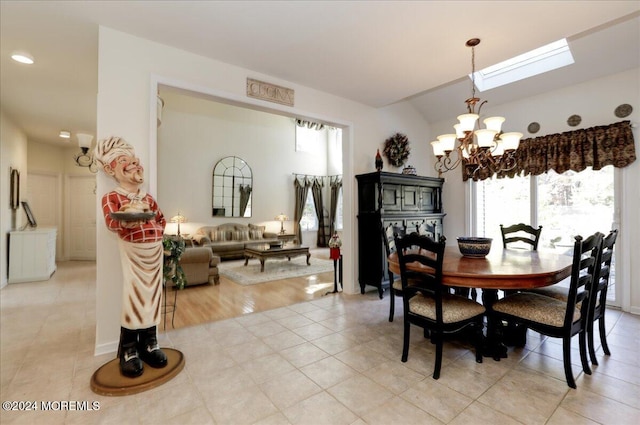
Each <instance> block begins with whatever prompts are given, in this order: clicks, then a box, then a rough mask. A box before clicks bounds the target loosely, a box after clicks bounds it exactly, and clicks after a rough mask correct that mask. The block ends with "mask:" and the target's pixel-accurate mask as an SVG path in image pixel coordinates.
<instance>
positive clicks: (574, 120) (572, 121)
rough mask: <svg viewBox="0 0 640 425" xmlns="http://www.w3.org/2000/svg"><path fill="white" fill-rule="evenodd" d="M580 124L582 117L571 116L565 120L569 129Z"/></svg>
mask: <svg viewBox="0 0 640 425" xmlns="http://www.w3.org/2000/svg"><path fill="white" fill-rule="evenodd" d="M581 122H582V117H581V116H580V115H571V116H570V117H569V119H568V120H567V124H569V126H571V127H575V126H577V125H579V124H580V123H581Z"/></svg>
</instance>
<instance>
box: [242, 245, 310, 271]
mask: <svg viewBox="0 0 640 425" xmlns="http://www.w3.org/2000/svg"><path fill="white" fill-rule="evenodd" d="M300 255H306V256H307V266H310V265H311V263H310V262H309V258H310V257H311V254H310V253H309V247H308V246H302V245H281V246H274V247H272V246H271V245H269V244H255V245H248V246H246V247H245V248H244V265H245V266H246V265H247V264H249V259H250V258H257V259H259V260H260V271H261V272H264V262H265V261H266V259H267V258H282V257H286V258H288V259H289V261H291V258H292V257H297V256H300Z"/></svg>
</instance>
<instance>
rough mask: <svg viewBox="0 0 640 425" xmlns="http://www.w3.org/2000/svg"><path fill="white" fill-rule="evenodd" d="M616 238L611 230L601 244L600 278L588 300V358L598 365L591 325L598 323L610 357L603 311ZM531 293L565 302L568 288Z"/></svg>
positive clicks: (535, 290) (615, 234) (551, 287)
mask: <svg viewBox="0 0 640 425" xmlns="http://www.w3.org/2000/svg"><path fill="white" fill-rule="evenodd" d="M617 238H618V231H617V230H612V231H611V232H609V234H608V235H607V237H605V238H604V240H603V242H602V255H601V257H600V276H599V279H597V280H594V281H593V284H592V286H593V288H592V290H591V293H592V294H593V296H592V297H590V298H589V322H588V324H587V343H588V347H589V357H590V358H591V363H593V364H594V365H596V366H597V365H598V359H597V357H596V350H595V343H594V338H595V336H594V330H593V323H594V322H595V321H598V328H599V333H600V343H601V345H602V351H604V353H605V354H606V355H607V356H610V355H611V351H610V350H609V345H608V344H607V334H606V329H605V321H604V316H605V310H606V308H607V290H608V288H609V277H610V273H611V261H612V259H613V247H614V245H615V243H616V239H617ZM531 292H535V293H536V294H541V295H546V296H548V297H552V298H556V299H559V300H562V301H566V299H567V297H568V288H567V287H566V286H563V285H562V284H561V283H560V284H556V285H552V286H547V287H544V288H537V289H532V290H531Z"/></svg>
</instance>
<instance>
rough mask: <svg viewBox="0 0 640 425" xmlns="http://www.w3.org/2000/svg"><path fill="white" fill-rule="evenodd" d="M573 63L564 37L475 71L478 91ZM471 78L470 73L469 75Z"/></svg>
mask: <svg viewBox="0 0 640 425" xmlns="http://www.w3.org/2000/svg"><path fill="white" fill-rule="evenodd" d="M572 63H574V60H573V55H572V54H571V50H570V49H569V45H568V44H567V40H566V39H564V38H563V39H562V40H558V41H556V42H553V43H551V44H547V45H546V46H542V47H539V48H537V49H534V50H531V51H530V52H527V53H524V54H522V55H519V56H516V57H513V58H511V59H507V60H506V61H504V62H500V63H498V64H495V65H492V66H489V67H487V68H485V69H481V70H480V71H476V73H475V83H476V87H477V88H478V90H479V91H484V90H489V89H492V88H495V87H500V86H504V85H507V84H510V83H513V82H515V81H519V80H524V79H525V78H529V77H533V76H534V75H538V74H542V73H545V72H547V71H552V70H554V69H558V68H562V67H563V66H567V65H571V64H572ZM469 77H470V78H471V75H469Z"/></svg>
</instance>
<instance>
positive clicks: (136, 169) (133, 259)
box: [94, 137, 167, 377]
mask: <svg viewBox="0 0 640 425" xmlns="http://www.w3.org/2000/svg"><path fill="white" fill-rule="evenodd" d="M94 158H95V160H96V162H97V164H98V166H99V168H102V170H103V171H104V172H105V173H106V174H107V175H109V176H111V177H113V178H114V179H115V180H116V181H117V182H118V187H116V188H115V190H113V191H112V192H109V193H107V194H106V195H104V196H103V197H102V211H103V213H104V220H105V223H106V225H107V228H108V229H109V230H111V231H113V232H115V233H117V234H118V237H119V239H118V243H119V248H120V260H121V263H122V274H123V291H122V317H121V328H120V343H119V344H118V358H119V359H120V372H121V373H122V375H124V376H128V377H136V376H140V375H141V374H142V372H143V368H144V366H143V363H142V362H143V361H144V362H145V363H146V364H147V365H149V366H151V367H154V368H161V367H164V366H166V365H167V356H166V355H165V353H164V352H163V351H162V350H161V349H160V346H159V345H158V338H157V335H156V332H157V325H158V323H160V315H161V311H160V305H161V301H162V278H163V273H162V262H163V248H162V236H163V233H164V227H165V225H166V220H165V218H164V215H163V214H162V211H160V208H158V204H157V203H156V201H155V199H153V197H152V196H151V195H149V194H148V193H146V192H145V191H144V190H142V189H141V188H140V186H141V185H142V183H143V181H144V176H143V173H144V170H143V168H142V165H140V160H139V159H138V158H137V157H136V155H135V152H134V150H133V146H131V145H130V144H128V143H127V142H126V141H125V140H124V139H122V138H120V137H111V138H108V139H104V140H100V141H99V142H98V143H97V146H96V148H95V154H94ZM114 285H117V284H116V283H114ZM114 288H115V286H114Z"/></svg>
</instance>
